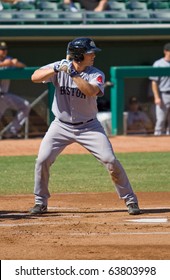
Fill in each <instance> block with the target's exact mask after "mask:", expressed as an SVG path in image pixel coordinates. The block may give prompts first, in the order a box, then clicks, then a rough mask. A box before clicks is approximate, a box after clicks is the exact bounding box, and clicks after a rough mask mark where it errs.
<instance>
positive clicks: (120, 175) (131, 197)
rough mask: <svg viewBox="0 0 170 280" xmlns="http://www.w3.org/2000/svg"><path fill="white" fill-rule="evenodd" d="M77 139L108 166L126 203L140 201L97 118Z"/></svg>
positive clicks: (119, 193) (119, 194) (117, 189)
mask: <svg viewBox="0 0 170 280" xmlns="http://www.w3.org/2000/svg"><path fill="white" fill-rule="evenodd" d="M76 140H77V142H78V143H80V144H81V145H83V146H84V147H85V148H86V149H87V150H89V151H90V152H91V153H92V154H93V155H94V156H95V157H96V158H97V159H98V160H99V161H100V162H101V163H102V164H103V165H104V166H105V167H106V168H107V170H108V172H109V173H110V176H111V179H112V182H113V183H114V185H115V187H116V191H117V193H118V196H119V197H120V198H121V199H123V200H124V201H125V203H126V205H127V206H128V205H129V204H132V203H138V200H137V197H136V195H135V193H134V192H133V189H132V187H131V184H130V182H129V179H128V177H127V174H126V172H125V170H124V168H123V167H122V165H121V163H120V162H119V160H118V159H117V158H116V156H115V154H114V152H113V149H112V145H111V143H110V141H109V139H108V137H107V136H106V134H105V132H104V129H103V127H102V126H101V124H100V123H99V122H98V121H97V120H94V121H93V122H91V123H89V124H87V127H86V129H85V131H84V133H81V134H80V135H78V136H77V138H76Z"/></svg>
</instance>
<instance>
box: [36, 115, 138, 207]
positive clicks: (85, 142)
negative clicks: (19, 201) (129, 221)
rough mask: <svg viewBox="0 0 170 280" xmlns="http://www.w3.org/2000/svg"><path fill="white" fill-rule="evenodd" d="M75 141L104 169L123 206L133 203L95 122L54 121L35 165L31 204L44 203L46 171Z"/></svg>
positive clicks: (126, 182) (119, 167) (123, 174)
mask: <svg viewBox="0 0 170 280" xmlns="http://www.w3.org/2000/svg"><path fill="white" fill-rule="evenodd" d="M73 142H77V143H79V144H80V145H82V146H84V147H85V148H86V149H87V150H88V151H89V152H91V153H92V154H93V155H94V156H95V157H96V159H97V160H99V161H100V162H101V163H102V164H103V165H104V166H105V167H106V168H107V170H108V172H109V173H110V175H111V179H112V181H113V183H114V185H115V187H116V191H117V193H118V196H119V198H121V199H124V201H125V203H126V205H128V204H130V203H137V202H138V201H137V197H136V195H135V194H134V192H133V190H132V187H131V184H130V182H129V180H128V177H127V175H126V172H125V170H124V169H123V167H122V165H121V164H120V162H119V161H118V160H117V158H116V156H115V154H114V152H113V149H112V145H111V143H110V141H109V139H108V137H107V136H106V134H105V132H104V129H103V127H102V125H101V124H100V122H99V121H98V120H97V119H94V120H93V121H91V122H89V123H86V124H83V125H78V126H72V125H66V124H63V123H61V122H60V121H58V120H57V119H55V120H54V121H53V122H52V123H51V125H50V127H49V129H48V131H47V133H46V135H45V136H44V138H43V140H42V142H41V145H40V149H39V153H38V157H37V159H36V164H35V186H34V194H35V203H36V204H44V205H47V204H48V198H49V197H50V193H49V190H48V183H49V169H50V166H51V165H52V164H53V163H54V161H55V159H56V157H57V156H58V155H59V154H60V153H61V152H62V151H63V150H64V148H65V147H66V146H67V145H69V144H72V143H73Z"/></svg>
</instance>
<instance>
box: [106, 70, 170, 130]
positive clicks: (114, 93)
mask: <svg viewBox="0 0 170 280" xmlns="http://www.w3.org/2000/svg"><path fill="white" fill-rule="evenodd" d="M110 75H111V83H112V84H113V86H112V87H111V112H112V123H111V126H112V135H121V134H124V120H123V115H124V114H123V112H124V108H125V101H124V100H125V93H124V91H125V83H124V81H125V78H149V77H150V76H152V77H153V76H159V77H160V76H170V67H162V68H161V67H152V66H121V67H111V68H110Z"/></svg>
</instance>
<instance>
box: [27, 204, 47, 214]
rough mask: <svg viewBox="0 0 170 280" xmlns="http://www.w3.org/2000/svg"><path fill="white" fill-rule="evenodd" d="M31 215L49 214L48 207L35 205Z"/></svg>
mask: <svg viewBox="0 0 170 280" xmlns="http://www.w3.org/2000/svg"><path fill="white" fill-rule="evenodd" d="M29 212H30V213H31V214H44V213H47V205H42V204H35V205H34V207H33V208H31V209H30V211H29Z"/></svg>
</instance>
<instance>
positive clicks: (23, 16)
mask: <svg viewBox="0 0 170 280" xmlns="http://www.w3.org/2000/svg"><path fill="white" fill-rule="evenodd" d="M13 18H14V19H15V22H17V24H32V23H35V22H36V14H35V13H33V12H17V13H15V14H14V15H13Z"/></svg>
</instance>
